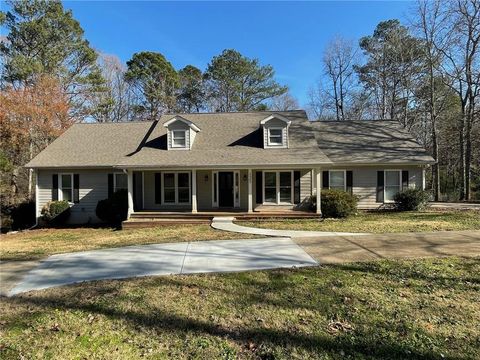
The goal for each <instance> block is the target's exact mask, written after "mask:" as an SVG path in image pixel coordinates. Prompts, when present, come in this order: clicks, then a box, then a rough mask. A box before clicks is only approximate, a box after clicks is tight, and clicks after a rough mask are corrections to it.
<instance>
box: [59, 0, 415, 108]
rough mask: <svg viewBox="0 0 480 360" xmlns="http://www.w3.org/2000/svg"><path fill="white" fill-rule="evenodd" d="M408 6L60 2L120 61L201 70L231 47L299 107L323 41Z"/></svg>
mask: <svg viewBox="0 0 480 360" xmlns="http://www.w3.org/2000/svg"><path fill="white" fill-rule="evenodd" d="M411 4H412V3H411V2H407V1H394V2H386V1H371V2H360V1H355V2H346V1H336V2H155V1H146V2H138V1H137V2H134V1H119V2H115V1H65V2H64V6H65V7H66V8H70V9H72V11H73V14H74V17H75V18H76V19H77V20H79V21H80V23H81V25H82V27H83V29H84V30H85V35H86V38H87V39H88V40H89V41H90V43H91V45H92V46H93V47H94V48H96V49H98V50H100V51H102V52H105V53H108V54H115V55H117V56H118V57H119V58H120V59H121V60H122V61H123V62H126V61H127V60H128V59H130V57H131V56H132V54H133V53H135V52H139V51H142V50H149V51H157V52H160V53H162V54H163V55H164V56H165V57H166V58H167V59H168V60H169V61H170V62H171V63H172V64H173V66H174V67H175V68H176V69H180V68H182V67H183V66H185V65H188V64H192V65H195V66H197V67H199V68H200V69H202V70H203V69H205V67H206V65H207V64H208V62H209V60H210V59H211V58H212V56H214V55H217V54H219V53H220V52H221V51H222V50H223V49H225V48H234V49H236V50H238V51H240V52H241V53H242V54H244V55H246V56H248V57H255V58H258V59H260V62H261V63H263V64H271V65H273V67H274V69H275V70H276V77H277V80H278V81H279V82H281V83H283V84H286V85H288V86H289V87H290V89H291V93H292V94H293V95H294V96H295V97H297V98H298V99H299V100H300V104H301V105H304V104H305V103H306V101H307V91H308V89H309V87H310V86H312V85H313V84H314V82H315V80H316V79H318V78H319V77H320V75H321V71H322V67H321V57H322V50H323V48H324V47H325V44H326V43H327V42H328V40H329V39H331V38H332V37H333V36H335V35H336V34H340V35H342V36H344V37H347V38H352V39H358V38H360V37H361V36H364V35H369V34H371V33H372V32H373V30H374V28H375V26H376V25H377V24H378V22H380V21H382V20H387V19H392V18H398V19H400V20H402V19H405V18H406V16H407V15H408V10H409V8H410V6H411Z"/></svg>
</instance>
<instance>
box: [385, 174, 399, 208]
mask: <svg viewBox="0 0 480 360" xmlns="http://www.w3.org/2000/svg"><path fill="white" fill-rule="evenodd" d="M401 176H402V172H401V171H400V170H386V171H385V188H384V191H385V202H393V201H394V200H393V199H394V197H395V195H396V194H397V193H398V192H400V190H401V188H400V187H401V185H402V180H401V179H402V178H401Z"/></svg>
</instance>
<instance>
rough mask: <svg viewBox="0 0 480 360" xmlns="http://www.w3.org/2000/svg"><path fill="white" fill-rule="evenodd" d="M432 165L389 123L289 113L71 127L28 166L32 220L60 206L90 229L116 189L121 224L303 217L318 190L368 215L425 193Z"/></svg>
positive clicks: (179, 117)
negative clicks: (282, 213)
mask: <svg viewBox="0 0 480 360" xmlns="http://www.w3.org/2000/svg"><path fill="white" fill-rule="evenodd" d="M432 163H434V159H433V158H432V157H431V156H429V155H428V154H427V152H426V151H425V149H424V148H422V146H420V145H419V144H418V143H417V142H416V141H415V140H414V139H413V138H412V136H411V135H410V134H409V133H408V132H406V131H405V130H403V129H402V127H401V126H400V125H399V124H398V123H397V122H395V121H341V122H337V121H316V122H311V121H309V120H308V118H307V115H306V113H305V112H304V111H301V110H295V111H278V112H268V111H267V112H235V113H196V114H172V115H163V116H162V117H161V118H160V119H159V120H155V121H144V122H124V123H82V124H75V125H73V126H72V127H70V128H69V129H68V130H67V131H65V133H64V134H63V135H61V136H60V137H59V138H57V139H56V140H55V141H54V142H53V143H51V144H50V145H49V146H48V147H47V148H46V149H45V150H43V151H42V152H41V153H40V154H38V155H37V156H36V157H35V158H34V159H33V160H32V161H30V162H29V163H28V164H27V165H26V166H27V167H29V168H33V169H34V171H35V174H36V214H37V217H39V216H40V212H41V209H42V207H43V206H44V205H45V204H46V203H47V202H49V201H52V200H68V201H69V202H71V204H72V208H71V209H72V212H71V217H70V221H71V222H73V223H83V222H96V221H98V219H97V217H96V215H95V208H96V205H97V203H98V201H99V200H102V199H105V198H108V197H109V196H110V195H111V194H112V193H113V192H115V191H117V190H119V189H126V190H127V191H128V208H129V216H130V215H132V214H134V213H135V212H142V211H155V212H179V213H180V212H191V213H197V214H198V213H201V212H215V211H223V212H227V211H231V212H244V213H255V212H259V211H262V210H264V209H288V210H289V211H293V210H296V209H298V210H305V209H307V208H308V206H309V204H308V202H309V200H310V199H311V196H312V195H313V196H315V194H316V196H317V200H318V199H319V198H320V196H321V192H320V189H321V188H331V189H332V188H333V189H341V190H345V191H350V192H352V193H353V194H356V195H358V196H359V198H360V201H359V207H360V208H365V209H375V208H380V207H382V206H384V204H388V203H390V202H392V201H393V196H394V195H395V194H396V193H397V192H399V191H400V190H402V189H404V188H405V187H417V188H424V187H425V168H426V167H427V166H428V165H430V164H432ZM316 203H317V207H316V211H314V213H317V214H320V213H321V207H320V201H317V202H316Z"/></svg>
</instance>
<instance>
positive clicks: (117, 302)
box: [0, 258, 480, 359]
mask: <svg viewBox="0 0 480 360" xmlns="http://www.w3.org/2000/svg"><path fill="white" fill-rule="evenodd" d="M479 294H480V259H479V258H477V259H460V258H444V259H428V260H409V261H393V260H389V261H386V260H385V261H378V262H371V263H357V264H343V265H328V266H320V267H314V268H302V269H296V270H273V271H258V272H245V273H230V274H209V275H188V276H168V277H146V278H136V279H130V280H116V281H113V280H112V281H96V282H90V283H83V284H77V285H72V286H66V287H60V288H54V289H48V290H43V291H38V292H31V293H28V294H24V295H23V296H20V297H14V298H2V299H1V300H0V301H1V309H2V311H1V312H0V357H1V358H2V359H18V358H36V359H41V358H49V359H70V358H87V359H90V358H98V359H137V358H140V357H143V356H145V357H147V358H154V359H167V358H172V359H187V358H188V359H235V358H238V359H292V358H297V359H312V358H315V359H319V358H321V359H345V358H346V359H439V358H447V359H474V358H478V347H479V341H480V328H479V327H478V324H479V323H480V308H479V305H478V304H479V300H480V298H479Z"/></svg>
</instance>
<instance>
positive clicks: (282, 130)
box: [267, 126, 285, 147]
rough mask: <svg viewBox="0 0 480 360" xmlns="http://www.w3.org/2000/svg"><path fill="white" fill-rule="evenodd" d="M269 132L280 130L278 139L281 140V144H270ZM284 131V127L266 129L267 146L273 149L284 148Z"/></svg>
mask: <svg viewBox="0 0 480 360" xmlns="http://www.w3.org/2000/svg"><path fill="white" fill-rule="evenodd" d="M270 130H281V132H282V133H281V135H280V139H281V140H282V142H281V143H280V144H277V143H272V142H271V141H270ZM284 131H285V127H281V126H271V127H268V128H267V145H268V146H273V147H284V146H285V143H284V135H285V133H284Z"/></svg>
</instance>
